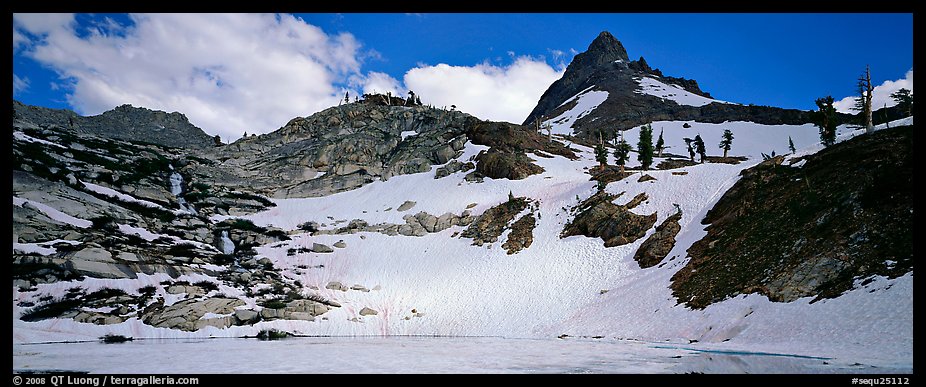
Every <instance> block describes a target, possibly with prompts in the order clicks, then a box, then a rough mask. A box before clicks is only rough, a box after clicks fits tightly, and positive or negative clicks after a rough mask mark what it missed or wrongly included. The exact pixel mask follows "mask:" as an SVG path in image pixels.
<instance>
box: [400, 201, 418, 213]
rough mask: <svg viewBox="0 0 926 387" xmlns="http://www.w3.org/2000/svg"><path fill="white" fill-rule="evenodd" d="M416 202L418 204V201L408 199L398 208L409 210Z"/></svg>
mask: <svg viewBox="0 0 926 387" xmlns="http://www.w3.org/2000/svg"><path fill="white" fill-rule="evenodd" d="M415 204H417V203H415V202H413V201H411V200H407V201H405V203H402V204H401V205H400V206H399V208H398V209H397V210H398V211H399V212H403V211H408V210H410V209H412V207H414V206H415Z"/></svg>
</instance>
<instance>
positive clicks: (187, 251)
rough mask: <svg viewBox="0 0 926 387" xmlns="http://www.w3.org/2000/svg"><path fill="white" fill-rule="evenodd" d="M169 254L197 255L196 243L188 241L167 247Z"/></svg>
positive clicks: (191, 256)
mask: <svg viewBox="0 0 926 387" xmlns="http://www.w3.org/2000/svg"><path fill="white" fill-rule="evenodd" d="M165 254H167V255H173V256H175V257H188V258H193V257H196V256H197V254H196V245H194V244H192V243H188V242H184V243H178V244H176V245H173V246H171V247H169V248H168V249H167V251H166V252H165Z"/></svg>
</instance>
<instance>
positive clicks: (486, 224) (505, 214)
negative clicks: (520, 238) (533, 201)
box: [460, 198, 529, 246]
mask: <svg viewBox="0 0 926 387" xmlns="http://www.w3.org/2000/svg"><path fill="white" fill-rule="evenodd" d="M528 204H529V203H528V201H527V199H526V198H515V199H514V200H509V201H507V202H504V203H502V204H499V205H497V206H495V207H492V208H490V209H488V210H486V211H485V212H483V213H482V215H479V216H478V217H476V219H475V220H474V221H473V223H472V224H470V226H469V227H468V228H467V229H466V230H464V231H463V233H461V234H460V236H461V237H463V238H472V240H473V245H476V246H482V245H483V244H485V243H494V242H495V241H497V240H498V237H499V236H501V235H502V233H503V232H504V231H505V229H506V227H507V226H508V224H509V223H510V222H511V221H512V220H513V219H514V217H515V216H517V215H518V214H519V213H520V212H521V211H523V210H524V209H525V208H527V206H528Z"/></svg>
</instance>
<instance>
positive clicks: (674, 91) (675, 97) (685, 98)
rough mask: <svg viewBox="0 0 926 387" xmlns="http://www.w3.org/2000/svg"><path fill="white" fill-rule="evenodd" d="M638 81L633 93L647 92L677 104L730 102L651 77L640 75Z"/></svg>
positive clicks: (701, 104) (702, 104) (699, 104)
mask: <svg viewBox="0 0 926 387" xmlns="http://www.w3.org/2000/svg"><path fill="white" fill-rule="evenodd" d="M639 81H640V88H639V89H638V90H634V92H635V93H639V94H647V95H652V96H655V97H659V98H662V99H667V100H670V101H673V102H675V103H677V104H679V105H687V106H694V107H700V106H704V105H707V104H709V103H713V102H718V103H731V102H726V101H721V100H716V99H710V98H707V97H704V96H700V95H697V94H695V93H692V92H690V91H688V90H685V89H684V88H682V87H681V86H679V85H675V84H672V85H667V84H665V83H663V82H661V81H659V80H656V79H655V78H651V77H641V78H640V79H639Z"/></svg>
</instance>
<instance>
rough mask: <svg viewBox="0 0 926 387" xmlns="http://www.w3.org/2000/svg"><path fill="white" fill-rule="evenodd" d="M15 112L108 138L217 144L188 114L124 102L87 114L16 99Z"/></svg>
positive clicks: (37, 122)
mask: <svg viewBox="0 0 926 387" xmlns="http://www.w3.org/2000/svg"><path fill="white" fill-rule="evenodd" d="M13 112H14V114H15V115H16V118H17V119H20V120H22V121H24V122H29V123H32V124H34V125H35V126H42V125H46V126H47V125H57V126H60V127H63V128H69V129H71V130H74V131H77V132H80V133H85V134H92V135H97V136H102V137H107V138H117V139H120V140H126V141H141V142H146V143H153V144H158V145H166V146H171V147H178V148H192V149H204V148H209V147H213V146H214V145H215V142H214V141H213V139H212V137H211V136H209V135H208V134H206V133H205V132H203V131H202V129H200V128H197V127H196V126H193V124H191V123H190V121H189V120H187V118H186V116H184V115H183V114H181V113H178V112H173V113H166V112H163V111H158V110H150V109H145V108H136V107H133V106H132V105H122V106H118V107H116V108H115V109H113V110H110V111H107V112H104V113H103V114H100V115H97V116H88V117H83V116H80V115H78V114H77V113H74V112H72V111H70V110H57V109H48V108H43V107H38V106H29V105H25V104H23V103H21V102H19V101H15V100H14V101H13Z"/></svg>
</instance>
